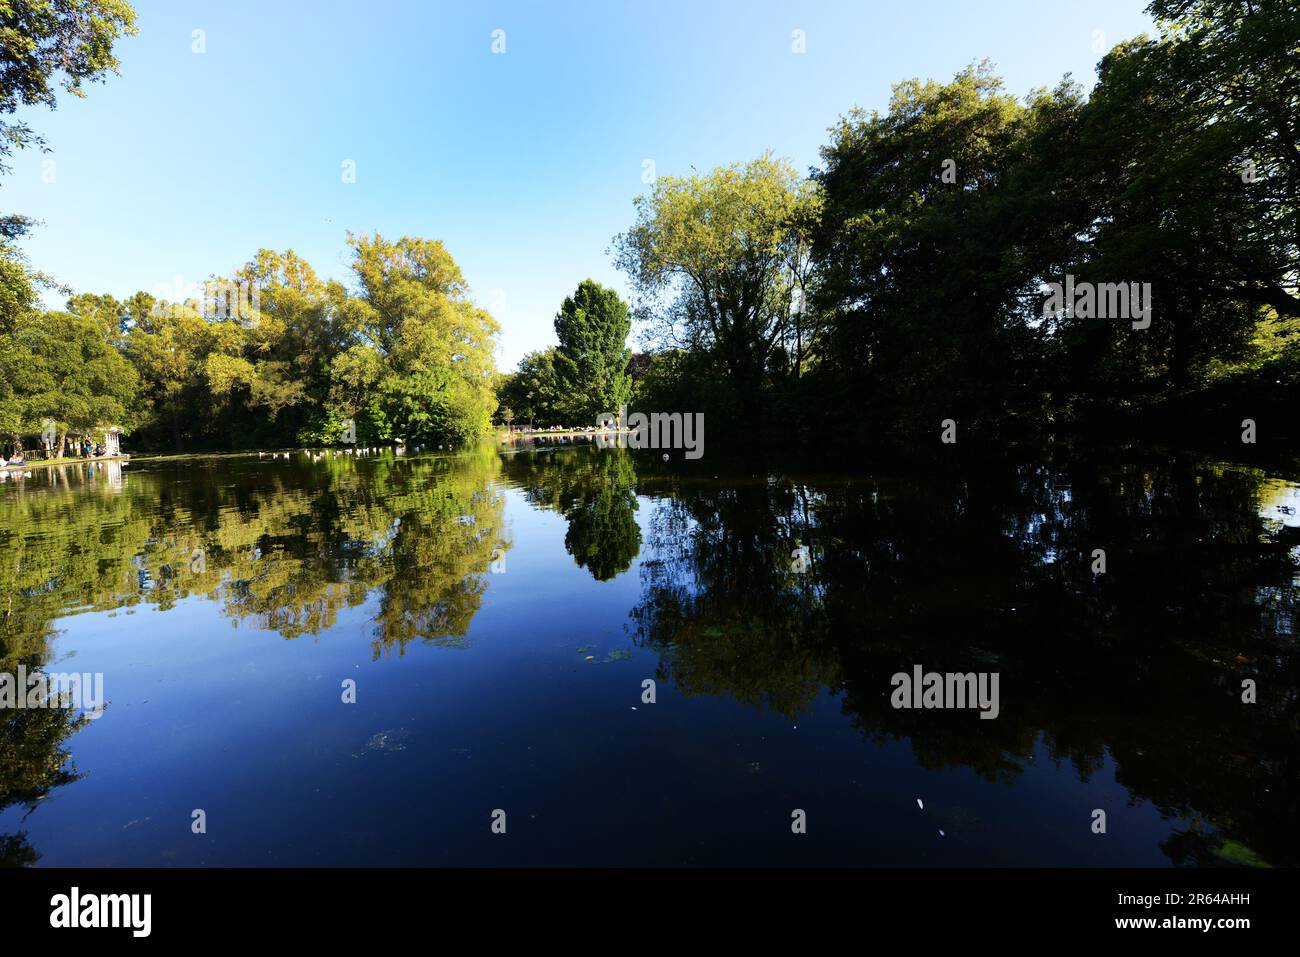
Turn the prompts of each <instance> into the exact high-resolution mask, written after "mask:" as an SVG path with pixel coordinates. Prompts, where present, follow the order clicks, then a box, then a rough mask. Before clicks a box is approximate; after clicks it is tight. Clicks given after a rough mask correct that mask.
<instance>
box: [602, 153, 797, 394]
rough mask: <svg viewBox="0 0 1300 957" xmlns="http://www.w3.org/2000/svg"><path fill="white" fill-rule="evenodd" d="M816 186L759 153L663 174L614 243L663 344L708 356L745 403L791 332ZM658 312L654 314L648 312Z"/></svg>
mask: <svg viewBox="0 0 1300 957" xmlns="http://www.w3.org/2000/svg"><path fill="white" fill-rule="evenodd" d="M819 202H820V197H819V195H818V191H817V188H816V186H815V184H811V183H809V182H807V181H806V180H803V179H801V178H800V177H799V176H798V174H796V173H795V171H794V170H793V168H791V166H790V165H789V163H787V162H785V161H783V160H778V159H774V158H773V157H772V156H770V155H764V156H761V157H759V158H758V159H756V160H753V161H751V162H749V163H745V164H737V165H733V166H728V167H722V168H718V169H715V170H712V171H711V172H709V173H706V174H704V175H696V176H689V177H672V176H666V177H661V178H660V179H658V180H657V181H656V182H655V186H654V190H653V191H652V192H651V193H650V195H649V196H641V197H638V198H637V200H636V215H637V218H636V222H635V224H634V225H633V226H632V228H631V229H629V230H628V231H627V232H626V233H625V234H623V235H622V236H619V237H618V238H617V239H616V240H615V246H616V248H617V250H618V261H619V265H620V267H621V268H623V269H624V270H625V271H626V272H627V274H628V275H629V276H630V277H631V279H632V281H633V283H634V285H635V287H636V288H637V290H638V292H639V293H640V294H641V295H642V296H643V297H644V298H645V299H646V301H647V308H649V309H651V310H653V312H654V315H655V318H656V319H657V321H658V330H657V331H658V335H659V338H660V340H661V341H662V342H663V343H664V344H665V345H666V346H668V347H675V348H685V349H689V350H692V351H697V352H702V353H706V354H708V355H710V356H712V357H713V358H714V359H715V360H716V361H717V362H718V364H719V365H720V367H721V368H723V369H724V370H725V371H726V374H727V376H728V378H729V383H730V385H731V387H732V388H733V389H735V390H736V391H737V393H738V394H739V395H740V396H741V398H742V401H743V402H745V403H746V404H752V403H751V400H753V399H754V398H756V397H757V396H758V394H759V392H760V390H761V389H762V388H763V386H764V385H765V384H766V383H767V382H768V381H769V380H770V377H771V374H772V372H773V368H774V365H775V366H776V367H777V368H784V367H785V365H786V363H785V362H784V361H780V362H775V360H776V359H777V356H778V354H781V353H783V352H784V349H785V344H786V341H787V339H788V337H789V336H790V334H791V330H792V326H793V322H792V311H793V310H792V293H793V290H794V288H795V287H796V285H797V282H798V278H799V274H800V271H801V270H800V266H801V263H802V262H803V260H804V258H805V253H806V243H805V240H806V232H807V224H808V223H809V222H810V221H811V220H812V219H814V218H815V216H816V209H817V206H818V204H819ZM656 306H657V307H659V308H657V309H655V308H654V307H656Z"/></svg>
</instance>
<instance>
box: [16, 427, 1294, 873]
mask: <svg viewBox="0 0 1300 957" xmlns="http://www.w3.org/2000/svg"><path fill="white" fill-rule="evenodd" d="M575 444H577V443H575ZM114 464H116V463H114ZM509 495H519V496H521V499H522V501H524V502H526V503H527V507H528V508H530V509H533V510H537V511H538V512H540V513H543V514H554V515H557V516H562V518H563V520H564V522H565V526H566V531H565V534H564V538H563V547H564V549H565V551H566V552H567V561H569V562H571V563H572V565H576V566H577V567H578V568H581V569H583V570H585V572H586V573H587V574H588V575H589V576H590V579H591V580H592V581H594V582H608V581H612V580H614V579H617V578H619V577H620V576H623V575H625V573H627V572H629V570H630V569H632V568H633V567H634V565H636V566H637V571H636V573H635V574H636V575H637V576H639V584H638V597H637V598H636V600H635V601H634V603H633V605H632V606H631V607H630V608H627V609H625V613H626V618H619V617H611V618H610V619H609V621H608V624H609V626H610V627H611V628H623V627H624V626H625V625H626V626H627V628H628V630H629V631H630V633H631V634H632V635H633V636H634V640H635V642H636V643H637V644H638V645H639V646H641V647H642V648H644V649H647V650H649V651H651V652H653V653H654V654H655V655H656V656H657V659H658V678H659V679H660V680H661V681H668V682H671V684H672V686H673V687H675V688H676V689H678V690H679V691H680V692H681V693H682V694H683V695H685V696H687V697H688V698H697V699H722V700H727V701H733V702H737V703H739V704H741V705H743V706H745V707H747V708H749V709H753V710H755V711H758V712H763V713H776V714H780V715H784V716H787V717H788V718H790V719H793V720H797V719H799V718H800V717H801V716H803V715H806V714H808V713H809V712H810V711H811V710H812V709H813V708H814V707H815V704H816V702H817V701H818V700H819V698H820V697H822V696H824V695H826V694H827V693H830V694H833V695H834V696H835V697H836V698H837V700H838V701H839V705H840V707H841V709H842V712H843V715H844V716H845V719H846V720H847V721H848V722H850V723H851V724H852V726H853V727H855V728H856V729H858V732H859V733H860V735H861V736H862V737H863V738H865V739H866V740H867V741H870V742H873V743H876V744H886V743H888V742H906V743H907V744H908V745H909V746H910V748H911V750H912V752H913V754H914V758H915V761H916V763H917V764H918V765H919V766H920V767H922V768H926V769H936V770H937V769H947V768H963V769H969V770H970V771H973V772H974V773H975V774H976V775H978V777H979V778H981V779H983V780H985V781H991V782H1001V783H1003V784H1007V785H1011V786H1015V785H1016V783H1017V782H1018V781H1019V780H1020V779H1021V778H1022V776H1023V775H1024V774H1025V773H1026V770H1027V768H1028V766H1029V764H1030V763H1031V762H1032V761H1033V760H1034V756H1035V754H1036V753H1038V752H1039V751H1040V750H1041V749H1046V753H1047V754H1048V756H1049V757H1050V759H1051V760H1052V761H1053V762H1055V763H1056V764H1057V765H1058V766H1059V767H1060V768H1061V769H1064V770H1068V773H1069V774H1071V775H1072V776H1073V777H1074V778H1076V779H1078V780H1081V781H1087V780H1089V779H1090V778H1091V777H1092V776H1094V775H1097V774H1099V773H1102V771H1103V769H1104V768H1105V767H1106V766H1107V764H1108V762H1109V763H1110V764H1111V765H1113V768H1114V772H1113V773H1114V775H1115V779H1116V781H1118V783H1119V784H1121V785H1122V786H1123V788H1125V789H1126V790H1127V792H1128V795H1129V796H1130V799H1131V800H1133V801H1147V802H1150V803H1151V804H1152V805H1154V806H1155V807H1156V808H1157V809H1158V810H1159V811H1160V813H1161V814H1162V815H1164V816H1165V817H1166V818H1167V819H1168V820H1169V821H1170V829H1169V832H1168V836H1167V837H1166V839H1165V840H1164V842H1163V844H1162V845H1161V846H1162V850H1163V852H1164V854H1165V856H1166V857H1167V859H1168V860H1169V861H1170V862H1172V863H1175V864H1183V865H1215V864H1225V863H1226V864H1233V863H1236V864H1243V863H1261V862H1270V863H1274V864H1295V863H1296V862H1297V861H1300V846H1298V841H1300V838H1298V837H1297V833H1296V831H1295V829H1294V827H1293V826H1292V825H1291V822H1292V821H1293V820H1294V816H1295V811H1296V805H1297V801H1298V800H1300V785H1298V784H1297V782H1298V781H1300V775H1298V774H1297V771H1300V767H1298V766H1297V762H1300V757H1297V755H1298V754H1300V748H1297V745H1300V740H1297V738H1298V734H1297V729H1298V725H1297V715H1296V700H1297V699H1296V691H1297V688H1300V674H1298V673H1297V665H1296V662H1295V656H1294V655H1293V653H1292V651H1293V647H1294V610H1295V607H1296V598H1297V587H1298V582H1300V571H1298V570H1300V522H1297V520H1296V517H1295V508H1296V504H1297V501H1300V492H1298V491H1297V486H1296V485H1295V484H1294V483H1291V482H1288V481H1283V480H1281V479H1279V478H1277V477H1275V476H1270V475H1267V474H1265V473H1264V472H1262V471H1258V470H1254V469H1248V468H1241V467H1230V466H1225V465H1219V464H1215V463H1208V462H1203V461H1201V460H1198V459H1195V458H1191V457H1187V458H1174V459H1172V460H1166V461H1162V462H1153V463H1133V462H1126V463H1121V464H1117V465H1110V466H1106V467H1104V468H1098V467H1097V466H1096V465H1085V464H1083V463H1078V462H1069V461H1066V462H1061V463H1052V464H1036V465H1023V464H1021V465H1005V466H997V465H988V466H985V467H982V468H979V469H969V470H967V471H965V472H964V473H963V474H961V475H959V476H958V475H954V476H948V477H944V476H942V475H936V474H935V473H934V472H933V471H931V470H926V469H917V470H915V471H911V470H909V469H908V468H907V467H906V466H903V465H899V466H896V467H894V468H892V469H890V470H889V474H888V475H886V474H884V472H883V470H877V471H876V474H873V475H872V476H870V477H862V476H831V475H828V474H820V475H816V476H811V477H800V476H798V475H797V473H784V472H782V471H781V470H778V469H773V468H771V467H764V468H754V467H753V466H750V465H743V466H742V465H740V464H733V465H729V466H728V465H723V464H720V463H719V462H717V461H716V460H710V461H708V462H702V463H695V464H694V466H693V467H692V466H686V467H678V466H674V465H668V464H664V463H662V462H660V461H659V460H657V459H654V458H651V457H649V456H637V455H635V454H634V453H631V452H629V451H627V450H619V449H606V450H602V449H595V448H591V447H584V448H554V447H552V448H546V447H541V448H538V447H536V446H535V445H534V444H531V443H530V444H529V445H528V446H526V447H521V448H519V449H507V450H504V451H498V450H497V449H493V448H485V449H483V450H481V451H478V452H475V453H472V454H467V455H461V456H456V457H428V458H417V459H403V458H397V457H393V456H385V457H376V458H372V459H363V460H355V459H351V458H337V459H335V458H330V459H325V460H323V461H319V462H317V461H312V460H311V459H310V458H300V459H295V460H293V461H291V462H288V463H283V464H281V463H276V467H273V468H268V467H267V463H265V462H260V461H258V460H257V459H255V458H252V457H240V458H227V459H189V460H178V461H176V462H172V463H169V462H161V463H155V464H142V465H133V466H131V467H129V468H128V469H127V470H126V472H125V474H123V473H122V472H121V471H120V470H118V471H116V472H115V473H109V472H108V471H103V472H100V471H97V470H94V469H92V470H91V471H90V472H85V473H83V472H82V471H80V470H75V469H73V470H67V469H65V470H51V471H48V472H40V471H39V470H38V471H37V472H34V473H33V474H32V475H31V476H28V477H26V478H22V479H13V480H11V481H10V482H9V484H8V485H7V486H6V487H4V488H3V489H0V609H2V610H3V616H2V617H0V672H6V671H7V672H14V671H16V669H17V667H18V665H20V664H22V665H24V666H25V667H26V668H28V669H29V670H30V669H34V668H36V667H39V666H44V665H48V664H49V663H50V657H51V642H52V639H53V637H54V635H55V633H56V630H57V629H58V628H59V627H60V623H61V622H66V621H67V620H68V619H69V616H75V615H79V614H84V613H92V612H95V613H112V612H116V611H119V610H130V609H133V608H136V607H149V608H153V609H156V610H159V611H168V610H170V609H173V608H175V607H177V606H178V605H179V604H180V603H181V602H183V601H185V600H186V599H191V598H193V599H197V600H200V601H202V602H203V603H204V605H205V607H206V608H209V609H211V611H212V612H215V613H219V614H220V616H222V617H223V618H225V619H227V620H228V621H232V622H235V623H239V624H241V625H242V626H243V627H245V628H248V627H251V628H254V629H257V630H260V631H265V632H267V633H268V637H269V635H270V634H275V635H278V636H280V637H281V638H284V639H298V638H301V637H304V636H322V635H325V634H327V633H329V632H330V631H331V629H334V628H335V627H336V626H337V625H338V622H339V620H340V615H341V614H342V613H343V612H344V611H346V610H348V609H355V608H358V607H360V606H361V605H363V604H364V603H367V602H372V603H373V605H372V606H369V607H372V608H373V609H374V610H373V613H371V614H369V615H368V623H367V625H366V628H367V633H366V635H367V640H368V642H369V643H370V648H371V655H372V656H373V657H374V658H375V659H376V660H378V659H381V658H387V657H389V656H393V657H400V656H402V655H403V654H404V652H405V651H406V649H407V648H408V646H409V645H410V644H411V643H412V642H420V643H423V644H429V645H434V646H452V647H461V648H464V647H465V646H466V636H467V634H468V632H469V629H470V624H471V621H472V620H473V619H474V618H475V616H476V615H477V614H478V613H479V612H480V610H481V609H482V608H484V607H485V605H487V604H490V603H491V601H492V597H493V593H492V591H491V588H490V585H491V581H492V578H491V575H490V572H489V566H490V563H491V562H492V559H493V556H494V554H497V553H499V551H500V550H502V549H510V548H517V549H525V550H527V549H536V548H540V546H539V545H536V544H535V543H533V542H532V541H529V540H524V539H519V540H513V541H512V535H511V534H509V532H508V530H507V525H508V523H507V521H506V501H507V497H508V496H509ZM1096 549H1104V550H1105V554H1106V572H1105V574H1096V573H1094V571H1093V569H1092V565H1093V555H1094V551H1095V550H1096ZM542 557H543V558H544V559H545V560H546V561H547V562H549V563H551V567H554V557H553V556H542ZM547 582H548V579H547V578H546V575H545V574H542V573H538V574H537V576H536V577H535V578H533V579H530V587H535V588H537V589H545V588H547V587H548V584H547ZM470 651H471V653H472V652H473V651H474V649H473V648H471V649H470ZM916 664H920V665H923V666H924V667H925V668H926V669H928V670H938V671H960V672H966V671H996V672H998V673H999V674H1000V675H1001V687H1002V707H1001V714H1000V716H999V718H998V719H997V720H996V721H980V720H977V719H975V716H974V715H973V714H972V713H970V712H949V711H916V710H895V709H894V708H892V707H891V706H890V703H889V695H888V691H889V677H890V675H892V674H893V673H895V672H898V671H910V670H911V668H912V667H913V665H916ZM500 667H504V665H502V666H500ZM1245 679H1253V680H1254V681H1255V682H1257V685H1258V689H1259V694H1258V703H1256V704H1253V705H1247V704H1243V703H1242V700H1241V691H1242V681H1243V680H1245ZM500 707H507V708H508V707H509V703H508V702H507V703H506V704H505V705H503V706H500ZM109 713H110V715H111V708H110V712H109ZM164 717H165V716H164ZM534 717H535V716H534ZM107 720H111V717H110V718H109V719H107ZM503 720H508V721H515V722H519V723H524V722H530V721H532V720H534V718H529V717H527V716H524V715H517V716H513V717H508V718H506V719H503ZM83 725H84V719H82V718H78V717H77V716H76V715H75V714H73V713H71V712H67V711H60V710H35V711H30V710H29V711H6V712H4V713H3V734H0V811H3V810H4V809H5V808H6V807H23V808H26V809H28V813H30V811H31V809H34V808H36V807H37V805H38V803H39V802H40V801H42V800H43V799H44V798H45V797H46V796H48V795H49V794H50V793H51V792H52V791H53V790H55V789H57V788H60V787H63V786H65V785H68V784H71V783H72V782H74V781H76V780H77V776H78V773H79V772H78V771H77V769H76V767H75V764H74V762H73V755H72V753H71V748H72V745H73V744H74V743H75V740H76V739H75V738H74V734H75V732H76V731H77V730H78V729H79V728H81V727H82V726H83ZM37 856H38V855H37V853H36V851H35V850H34V849H33V848H32V847H31V845H30V844H29V843H28V842H27V840H26V838H25V837H24V835H23V833H22V832H21V831H19V832H15V833H10V834H3V835H0V862H3V863H10V864H30V863H32V862H34V861H35V860H36V858H37ZM866 863H870V861H866Z"/></svg>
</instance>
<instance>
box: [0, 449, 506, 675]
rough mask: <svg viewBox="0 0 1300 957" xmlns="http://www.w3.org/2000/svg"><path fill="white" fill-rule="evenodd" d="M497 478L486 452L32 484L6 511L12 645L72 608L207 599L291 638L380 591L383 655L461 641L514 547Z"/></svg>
mask: <svg viewBox="0 0 1300 957" xmlns="http://www.w3.org/2000/svg"><path fill="white" fill-rule="evenodd" d="M499 468H500V460H499V458H498V457H497V456H496V455H495V453H494V452H493V451H492V450H491V449H484V450H482V451H481V452H478V453H471V454H467V455H463V456H457V457H455V458H442V459H399V458H392V457H387V458H375V459H365V460H354V459H351V458H347V459H343V458H338V459H328V460H323V461H320V462H315V463H313V462H310V461H308V460H306V459H305V458H304V459H302V460H300V461H295V462H293V463H292V464H291V465H284V466H279V467H275V468H269V467H259V466H258V464H257V463H256V462H250V461H249V460H247V459H227V460H195V461H186V462H183V463H180V464H177V465H175V466H173V467H171V468H169V469H166V470H164V469H157V470H138V471H136V472H134V473H133V474H132V475H131V476H130V480H129V481H128V482H126V483H125V485H124V487H123V489H122V490H121V491H120V492H116V493H113V492H107V491H106V490H102V489H87V488H86V487H82V486H76V487H69V488H66V489H62V488H59V487H58V486H56V487H54V488H51V487H49V485H46V486H44V487H39V488H24V489H22V491H21V493H20V494H18V495H15V496H10V497H9V498H6V499H5V500H3V503H0V509H3V516H4V522H3V524H2V525H0V615H3V624H4V628H5V631H4V634H6V635H7V636H9V640H10V641H19V642H21V643H23V644H24V646H25V647H28V648H29V649H33V650H39V649H40V648H41V644H42V642H43V640H44V639H45V638H46V637H47V635H48V629H49V623H50V622H51V621H53V620H54V619H56V618H59V617H61V616H63V615H65V614H68V613H70V611H72V610H75V611H78V612H80V611H86V610H96V611H114V610H120V609H124V608H131V607H134V606H137V605H149V606H153V607H156V608H158V609H160V610H166V609H169V608H171V607H173V606H174V605H175V604H176V602H178V601H180V600H182V599H185V598H189V597H193V596H205V597H207V598H209V599H211V600H214V601H217V602H219V603H220V604H221V606H222V609H223V611H224V613H225V614H227V615H229V616H230V617H233V618H239V619H242V620H246V621H250V622H251V623H252V624H254V626H255V627H258V628H261V629H265V630H270V631H275V632H278V633H279V634H280V635H282V636H283V637H285V638H295V637H298V636H300V635H315V634H318V633H320V632H321V631H324V630H326V629H328V628H330V627H332V626H333V625H334V624H335V623H336V621H337V617H338V613H339V612H340V611H341V610H343V609H345V608H348V607H353V606H356V605H359V604H361V603H362V602H364V601H365V600H366V598H367V597H368V596H369V595H370V594H372V593H373V592H375V591H376V590H378V591H380V592H381V609H382V611H381V614H380V616H379V619H378V627H377V628H376V630H375V639H376V649H375V651H376V654H377V655H378V654H380V653H382V652H383V651H384V650H385V649H387V648H390V647H394V646H396V647H399V648H400V647H402V646H404V645H405V644H406V643H407V642H409V641H410V640H412V639H414V638H420V639H424V640H430V641H441V640H444V639H452V640H456V639H459V638H460V637H463V636H464V634H465V632H466V629H467V627H468V624H469V619H470V618H471V617H472V616H473V614H474V612H475V611H477V609H478V606H479V601H480V599H481V595H482V592H483V581H482V576H484V575H485V574H486V573H487V569H488V563H489V562H490V560H491V557H492V552H493V550H494V549H495V548H497V547H501V546H503V545H504V542H503V540H502V536H501V516H502V508H503V505H504V499H503V498H502V496H501V494H500V493H499V492H498V491H496V490H495V488H494V487H493V485H492V480H493V479H494V477H495V476H496V475H497V473H498V471H499ZM414 569H419V574H418V575H417V574H414V573H413V570H414Z"/></svg>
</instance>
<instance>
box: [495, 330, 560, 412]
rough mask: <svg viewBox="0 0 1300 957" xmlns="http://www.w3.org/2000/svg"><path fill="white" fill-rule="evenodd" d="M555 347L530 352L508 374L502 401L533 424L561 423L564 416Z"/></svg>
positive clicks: (503, 383)
mask: <svg viewBox="0 0 1300 957" xmlns="http://www.w3.org/2000/svg"><path fill="white" fill-rule="evenodd" d="M557 352H558V350H557V349H556V347H555V346H552V347H551V348H549V349H543V350H540V351H538V352H530V353H528V355H526V356H524V357H523V358H522V359H520V360H519V366H518V368H517V369H516V371H514V372H512V373H510V374H509V375H507V376H505V377H504V378H503V380H502V383H501V388H500V392H499V395H500V401H501V402H502V403H503V404H505V405H508V406H510V408H511V409H512V410H514V414H515V418H516V419H517V420H518V421H520V422H527V423H529V424H530V425H543V426H545V425H558V424H560V423H561V422H562V421H563V419H564V413H563V409H562V407H563V405H564V396H563V393H562V391H561V388H560V381H559V374H558V373H557V371H556V365H557V358H556V353H557Z"/></svg>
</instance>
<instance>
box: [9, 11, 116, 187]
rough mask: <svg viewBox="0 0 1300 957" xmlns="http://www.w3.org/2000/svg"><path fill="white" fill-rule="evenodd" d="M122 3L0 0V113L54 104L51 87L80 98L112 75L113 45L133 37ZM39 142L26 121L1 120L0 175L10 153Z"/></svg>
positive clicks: (52, 105) (53, 93)
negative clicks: (88, 86)
mask: <svg viewBox="0 0 1300 957" xmlns="http://www.w3.org/2000/svg"><path fill="white" fill-rule="evenodd" d="M135 32H136V28H135V10H134V9H133V8H132V7H131V5H130V4H129V3H127V2H126V0H0V115H2V114H12V113H14V112H15V111H16V110H17V109H18V108H19V107H22V106H48V107H49V108H50V109H53V108H54V106H55V94H56V88H57V87H59V86H62V87H63V89H64V90H65V91H66V92H68V93H70V94H72V95H73V96H77V97H82V96H85V95H86V94H85V90H84V85H85V84H86V83H88V82H95V81H97V80H98V81H102V80H103V78H104V75H105V74H106V73H110V72H112V73H116V72H117V66H118V61H117V57H116V56H114V55H113V44H114V43H115V42H116V41H117V40H118V38H119V37H121V36H123V35H126V36H133V35H134V34H135ZM28 145H36V146H40V147H42V148H43V147H44V141H43V140H42V139H41V138H40V137H39V136H36V135H35V134H33V132H32V130H31V128H30V127H29V126H27V124H26V123H10V122H7V121H4V120H0V173H3V172H5V171H6V169H7V168H8V167H7V166H6V165H5V163H4V158H5V157H7V156H9V155H10V154H11V153H12V152H13V151H14V150H15V149H21V148H22V147H24V146H28Z"/></svg>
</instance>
